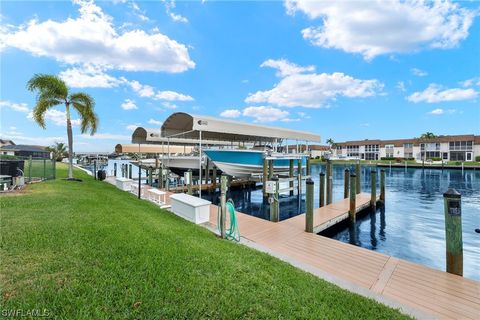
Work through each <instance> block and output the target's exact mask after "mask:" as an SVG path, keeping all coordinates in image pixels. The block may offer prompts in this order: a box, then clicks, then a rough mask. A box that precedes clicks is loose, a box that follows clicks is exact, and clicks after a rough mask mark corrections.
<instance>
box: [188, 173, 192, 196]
mask: <svg viewBox="0 0 480 320" xmlns="http://www.w3.org/2000/svg"><path fill="white" fill-rule="evenodd" d="M187 193H188V194H189V195H192V169H188V171H187Z"/></svg>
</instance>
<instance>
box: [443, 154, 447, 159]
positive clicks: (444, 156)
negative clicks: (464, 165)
mask: <svg viewBox="0 0 480 320" xmlns="http://www.w3.org/2000/svg"><path fill="white" fill-rule="evenodd" d="M443 160H448V152H444V153H443Z"/></svg>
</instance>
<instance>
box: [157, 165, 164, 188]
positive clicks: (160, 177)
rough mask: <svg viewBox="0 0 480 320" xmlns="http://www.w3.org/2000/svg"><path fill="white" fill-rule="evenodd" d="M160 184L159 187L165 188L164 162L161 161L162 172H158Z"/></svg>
mask: <svg viewBox="0 0 480 320" xmlns="http://www.w3.org/2000/svg"><path fill="white" fill-rule="evenodd" d="M158 184H159V188H160V189H163V187H164V184H163V162H162V163H160V172H159V174H158Z"/></svg>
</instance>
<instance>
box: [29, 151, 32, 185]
mask: <svg viewBox="0 0 480 320" xmlns="http://www.w3.org/2000/svg"><path fill="white" fill-rule="evenodd" d="M28 182H32V156H30V157H29V158H28Z"/></svg>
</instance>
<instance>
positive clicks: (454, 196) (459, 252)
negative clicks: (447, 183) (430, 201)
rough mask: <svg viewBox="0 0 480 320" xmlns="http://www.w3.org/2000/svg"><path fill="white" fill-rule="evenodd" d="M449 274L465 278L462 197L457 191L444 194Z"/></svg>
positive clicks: (452, 190) (449, 190)
mask: <svg viewBox="0 0 480 320" xmlns="http://www.w3.org/2000/svg"><path fill="white" fill-rule="evenodd" d="M443 199H444V211H445V239H446V242H447V243H446V254H447V272H448V273H453V274H456V275H459V276H463V240H462V202H461V200H462V196H461V194H460V193H459V192H458V191H457V190H455V189H448V191H447V192H445V193H444V194H443Z"/></svg>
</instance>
